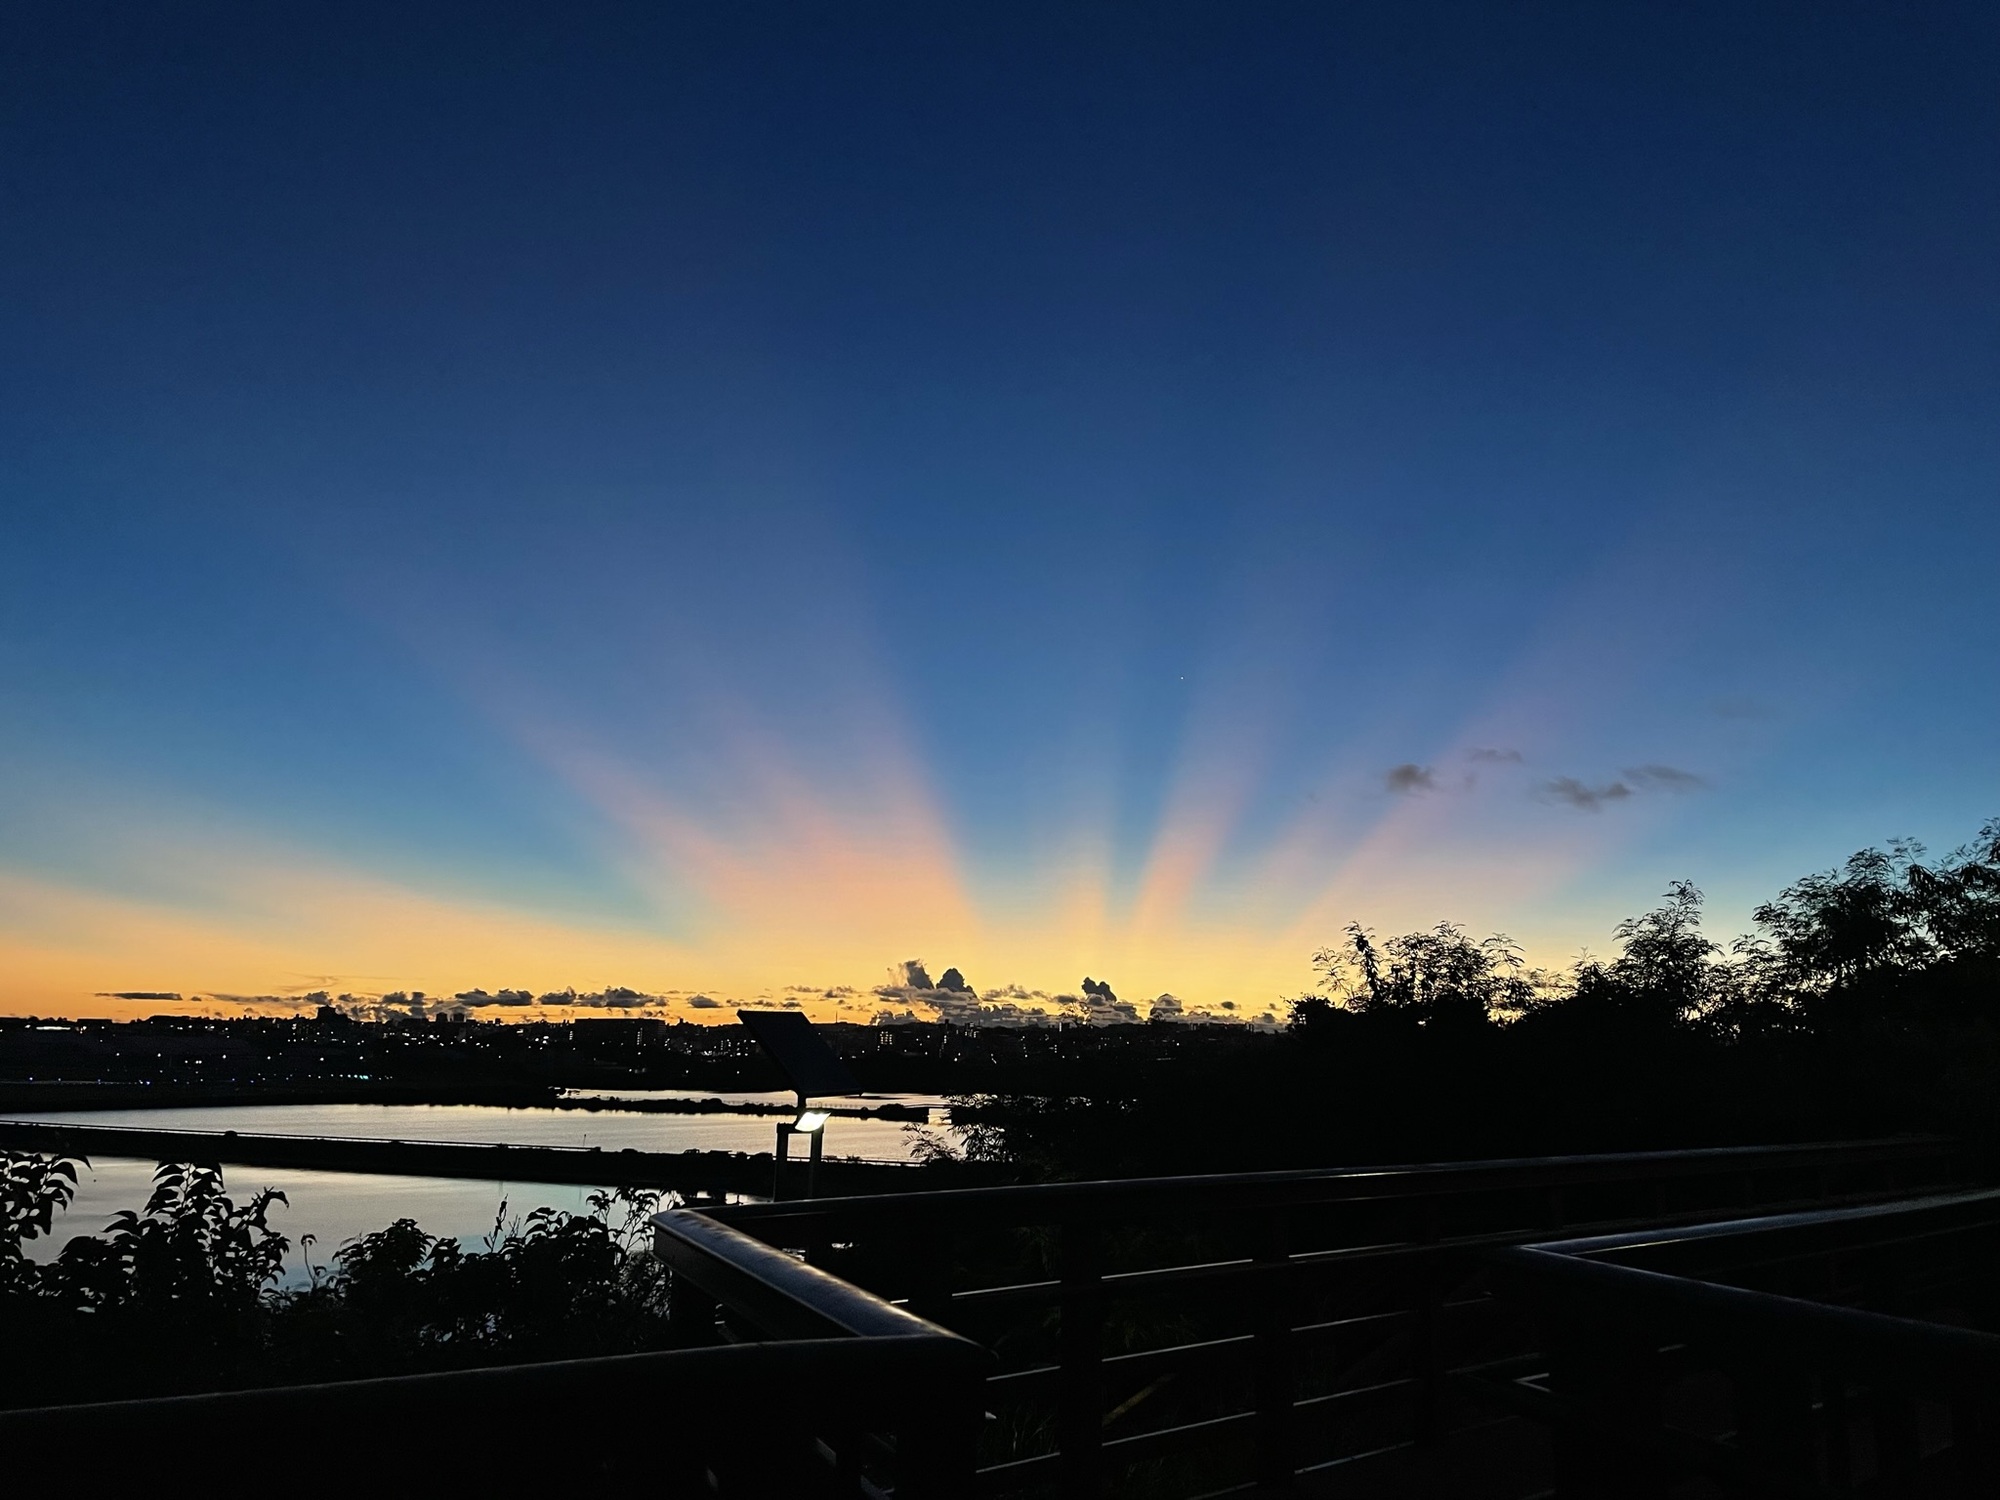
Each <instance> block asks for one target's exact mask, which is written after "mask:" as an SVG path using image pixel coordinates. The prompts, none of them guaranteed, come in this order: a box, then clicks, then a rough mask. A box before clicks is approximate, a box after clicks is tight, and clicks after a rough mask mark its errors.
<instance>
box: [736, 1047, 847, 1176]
mask: <svg viewBox="0 0 2000 1500" xmlns="http://www.w3.org/2000/svg"><path fill="white" fill-rule="evenodd" d="M736 1019H737V1020H739V1021H741V1022H742V1023H743V1028H744V1030H746V1031H748V1032H749V1033H750V1035H751V1036H753V1037H755V1038H756V1039H757V1045H758V1046H760V1047H762V1048H763V1049H764V1052H765V1055H766V1056H768V1057H769V1058H770V1059H771V1061H772V1062H774V1063H776V1064H777V1065H778V1071H779V1072H781V1073H783V1074H784V1075H785V1081H786V1082H787V1083H789V1084H790V1085H791V1086H792V1092H793V1093H794V1094H796V1095H797V1096H798V1101H799V1105H798V1114H797V1116H796V1117H795V1118H793V1119H791V1120H784V1121H780V1122H779V1124H778V1142H777V1146H778V1149H777V1150H776V1151H775V1152H773V1153H772V1160H771V1198H772V1200H773V1201H774V1202H775V1201H776V1200H778V1199H780V1198H782V1197H784V1196H785V1163H786V1160H787V1159H788V1158H789V1157H790V1155H791V1144H792V1137H793V1136H795V1135H803V1136H806V1137H808V1138H810V1139H811V1141H812V1152H811V1154H810V1155H809V1156H808V1157H807V1159H806V1196H807V1197H808V1198H810V1197H812V1196H813V1194H814V1192H815V1190H816V1189H817V1188H818V1186H819V1158H820V1151H821V1149H822V1147H823V1146H824V1145H825V1142H826V1121H827V1116H828V1114H829V1113H830V1112H829V1111H826V1110H818V1109H813V1108H811V1107H810V1106H809V1104H808V1102H807V1101H809V1100H810V1099H812V1098H813V1096H815V1095H818V1096H819V1097H821V1098H825V1097H826V1096H827V1095H829V1094H832V1095H840V1094H858V1093H860V1092H861V1085H860V1084H858V1083H856V1082H855V1081H854V1075H853V1074H852V1073H850V1072H848V1071H847V1064H846V1063H844V1062H842V1061H841V1060H840V1059H839V1058H838V1057H837V1056H835V1055H834V1051H833V1049H832V1048H831V1047H829V1046H827V1044H826V1038H824V1037H822V1036H820V1035H819V1034H818V1033H816V1032H815V1031H814V1030H813V1028H812V1022H810V1021H808V1020H807V1019H806V1018H805V1017H804V1016H803V1015H801V1014H800V1013H799V1012H798V1011H795V1010H739V1011H738V1012H736Z"/></svg>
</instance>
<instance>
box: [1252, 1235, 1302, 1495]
mask: <svg viewBox="0 0 2000 1500" xmlns="http://www.w3.org/2000/svg"><path fill="white" fill-rule="evenodd" d="M1256 1234H1257V1242H1256V1245H1255V1247H1254V1252H1253V1258H1254V1262H1255V1264H1256V1267H1257V1272H1256V1280H1255V1283H1254V1286H1253V1294H1254V1296H1255V1298H1256V1322H1255V1324H1254V1328H1253V1332H1252V1340H1253V1343H1252V1349H1253V1353H1252V1358H1253V1359H1254V1360H1255V1361H1256V1387H1257V1488H1258V1489H1260V1490H1289V1489H1290V1488H1291V1487H1292V1474H1293V1469H1294V1467H1295V1465H1296V1463H1297V1458H1296V1455H1295V1451H1294V1447H1295V1445H1294V1442H1293V1437H1292V1418H1293V1408H1292V1401H1293V1399H1294V1395H1295V1391H1296V1381H1295V1377H1294V1372H1293V1369H1292V1358H1293V1348H1292V1324H1293V1322H1294V1320H1295V1317H1296V1307H1295V1300H1296V1299H1295V1296H1294V1289H1293V1285H1292V1275H1291V1263H1292V1246H1291V1223H1290V1216H1289V1215H1287V1214H1286V1212H1285V1211H1284V1210H1283V1209H1281V1208H1277V1209H1272V1210H1270V1211H1269V1212H1268V1213H1267V1214H1266V1215H1265V1216H1264V1217H1263V1218H1262V1219H1261V1220H1260V1221H1259V1222H1258V1224H1257V1227H1256Z"/></svg>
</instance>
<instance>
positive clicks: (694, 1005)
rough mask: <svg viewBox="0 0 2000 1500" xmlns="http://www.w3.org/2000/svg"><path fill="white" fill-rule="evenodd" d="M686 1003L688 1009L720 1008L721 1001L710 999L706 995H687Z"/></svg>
mask: <svg viewBox="0 0 2000 1500" xmlns="http://www.w3.org/2000/svg"><path fill="white" fill-rule="evenodd" d="M687 1003H688V1009H690V1010H721V1009H722V1002H721V1001H720V1000H712V999H710V998H709V997H708V996H707V995H689V996H688V999H687Z"/></svg>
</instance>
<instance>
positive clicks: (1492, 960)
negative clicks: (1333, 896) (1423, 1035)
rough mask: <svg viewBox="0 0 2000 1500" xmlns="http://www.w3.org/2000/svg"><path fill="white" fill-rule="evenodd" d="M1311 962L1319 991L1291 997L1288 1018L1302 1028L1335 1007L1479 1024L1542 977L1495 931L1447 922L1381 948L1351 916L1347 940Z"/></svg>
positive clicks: (1513, 1004)
mask: <svg viewBox="0 0 2000 1500" xmlns="http://www.w3.org/2000/svg"><path fill="white" fill-rule="evenodd" d="M1313 966H1314V967H1315V968H1317V969H1318V970H1319V971H1320V976H1321V989H1322V991H1323V992H1324V993H1322V994H1318V995H1307V996H1301V997H1300V998H1298V999H1297V1000H1294V1001H1292V1002H1291V1011H1292V1016H1291V1024H1292V1026H1293V1028H1294V1029H1297V1030H1300V1031H1309V1030H1312V1029H1314V1028H1316V1027H1323V1026H1325V1025H1326V1024H1328V1023H1329V1021H1330V1020H1331V1018H1332V1015H1333V1014H1334V1012H1336V1011H1349V1012H1352V1013H1353V1014H1355V1015H1360V1016H1370V1015H1376V1016H1381V1015H1393V1016H1399V1017H1402V1018H1405V1019H1407V1020H1410V1021H1412V1022H1414V1023H1415V1024H1417V1025H1419V1026H1436V1025H1443V1026H1483V1025H1485V1024H1487V1023H1488V1022H1489V1021H1491V1020H1494V1019H1502V1018H1507V1017H1511V1016H1514V1015H1518V1014H1520V1013H1521V1012H1522V1011H1523V1010H1525V1009H1526V1008H1527V1007H1528V1006H1530V1005H1531V1004H1533V1003H1534V1001H1535V999H1536V997H1537V987H1538V983H1539V980H1540V976H1539V975H1536V974H1533V973H1531V972H1530V971H1529V970H1528V969H1527V966H1526V964H1525V963H1524V961H1523V960H1522V958H1521V950H1520V947H1519V945H1518V944H1516V943H1515V942H1514V940H1513V939H1512V938H1509V937H1507V936H1506V935H1505V934H1502V933H1495V934H1494V935H1493V936H1492V937H1489V938H1484V939H1481V940H1478V941H1475V940H1474V939H1472V938H1470V937H1467V936H1466V934H1465V931H1464V929H1463V928H1461V927H1459V926H1458V925H1457V924H1455V923H1452V922H1440V923H1438V925H1437V926H1436V927H1434V928H1432V929H1431V930H1430V931H1428V932H1411V933H1405V934H1404V935H1402V936H1400V937H1392V938H1389V939H1387V940H1386V941H1385V942H1383V943H1381V944H1380V945H1379V946H1378V945H1377V944H1376V941H1375V938H1374V935H1373V934H1372V933H1370V932H1369V931H1368V930H1367V929H1366V928H1364V927H1362V926H1361V924H1360V923H1358V922H1351V923H1349V924H1348V928H1347V944H1346V946H1345V947H1344V948H1322V949H1321V950H1320V951H1319V952H1318V953H1316V954H1314V955H1313Z"/></svg>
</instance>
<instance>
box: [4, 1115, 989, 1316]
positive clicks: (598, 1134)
mask: <svg viewBox="0 0 2000 1500" xmlns="http://www.w3.org/2000/svg"><path fill="white" fill-rule="evenodd" d="M602 1097H609V1096H608V1095H602ZM626 1097H629V1098H634V1099H642V1098H643V1099H660V1098H684V1099H705V1098H715V1097H722V1098H725V1099H726V1100H727V1101H728V1102H731V1103H735V1102H746V1103H761V1102H767V1101H768V1102H773V1103H784V1102H786V1101H787V1100H788V1098H789V1096H788V1095H785V1094H781V1093H772V1094H753V1093H732V1094H726V1095H717V1094H716V1093H714V1092H713V1091H702V1090H692V1089H656V1090H647V1091H644V1092H639V1091H633V1092H632V1093H630V1094H629V1095H627V1096H626ZM840 1102H843V1103H845V1102H852V1103H854V1104H857V1105H862V1106H867V1105H873V1104H882V1103H889V1102H895V1103H904V1104H917V1105H933V1104H942V1103H943V1101H942V1100H941V1099H938V1098H936V1097H934V1096H931V1095H919V1094H897V1095H873V1096H870V1097H868V1098H866V1099H857V1100H853V1101H840ZM13 1118H16V1119H31V1120H52V1121H57V1122H68V1123H71V1124H77V1125H123V1126H131V1127H137V1128H143V1129H150V1130H202V1131H220V1130H234V1131H237V1132H239V1133H241V1134H273V1135H325V1136H349V1137H360V1138H364V1139H369V1140H406V1141H476V1142H484V1143H492V1144H506V1145H535V1146H586V1147H587V1146H601V1147H603V1148H604V1150H606V1151H607V1152H609V1151H619V1150H624V1149H628V1148H629V1149H631V1150H635V1151H689V1150H696V1151H745V1152H758V1151H769V1150H770V1149H771V1142H772V1137H773V1134H774V1131H775V1127H776V1124H777V1120H776V1119H775V1118H773V1117H772V1116H769V1115H729V1114H707V1115H679V1114H633V1113H627V1112H620V1111H616V1110H601V1111H600V1110H579V1109H505V1108H499V1107H496V1106H491V1105H465V1104H250V1105H233V1106H228V1107H218V1108H200V1107H191V1108H178V1109H95V1110H65V1111H61V1112H47V1111H45V1112H40V1113H34V1114H22V1115H16V1116H13ZM933 1118H934V1119H936V1120H938V1123H937V1124H935V1125H933V1126H932V1127H930V1128H931V1131H932V1133H933V1134H935V1135H940V1136H947V1137H948V1136H949V1131H948V1128H947V1127H945V1126H944V1125H943V1124H942V1119H941V1117H939V1116H934V1117H933ZM826 1130H827V1142H826V1150H827V1154H828V1155H829V1156H853V1157H861V1158H864V1159H867V1160H875V1161H907V1160H909V1159H910V1155H911V1135H910V1133H909V1131H908V1130H907V1129H906V1127H905V1125H904V1123H903V1122H901V1121H896V1120H863V1119H853V1118H848V1117H841V1116H836V1117H835V1118H834V1119H833V1120H832V1121H830V1122H829V1123H828V1125H827V1127H826ZM155 1165H156V1164H155V1163H154V1162H151V1161H137V1160H121V1159H113V1158H105V1157H99V1158H95V1159H93V1160H92V1162H91V1163H90V1165H89V1167H88V1168H87V1169H86V1170H84V1171H83V1172H81V1173H80V1174H79V1175H80V1179H81V1180H80V1183H79V1186H78V1190H77V1195H76V1200H75V1202H74V1203H72V1204H71V1206H70V1209H69V1212H68V1213H67V1214H65V1215H64V1216H63V1217H62V1218H61V1219H60V1220H59V1221H58V1222H57V1224H56V1226H55V1229H54V1232H53V1233H52V1234H51V1236H50V1237H49V1238H47V1239H43V1240H38V1241H31V1242H30V1244H29V1247H28V1248H29V1249H30V1251H31V1253H33V1254H34V1255H35V1257H36V1258H37V1259H49V1258H52V1257H53V1256H54V1255H55V1254H56V1253H57V1252H58V1251H59V1250H60V1249H61V1248H62V1246H63V1245H64V1244H65V1243H67V1242H68V1240H69V1239H70V1238H71V1237H73V1236H75V1235H79V1234H95V1233H97V1232H98V1231H99V1230H101V1229H103V1228H104V1226H105V1224H106V1223H108V1222H109V1221H110V1219H111V1217H112V1215H114V1214H115V1213H117V1212H118V1211H119V1210H120V1209H127V1208H130V1209H138V1208H143V1207H144V1206H145V1202H146V1197H147V1194H148V1193H149V1192H150V1191H151V1185H152V1175H153V1168H154V1166H155ZM224 1175H225V1177H226V1179H227V1181H228V1184H229V1191H230V1195H231V1196H232V1197H234V1198H235V1199H236V1200H237V1201H238V1202H241V1201H243V1200H244V1199H246V1198H248V1197H249V1196H250V1195H251V1194H252V1193H254V1192H256V1191H257V1190H258V1189H259V1188H265V1187H273V1188H277V1189H279V1190H280V1191H281V1192H283V1193H284V1194H285V1196H286V1197H287V1199H289V1206H284V1205H280V1206H275V1207H274V1208H273V1210H272V1214H271V1222H272V1224H273V1226H274V1227H276V1228H277V1229H278V1230H279V1231H280V1232H281V1233H283V1234H285V1235H287V1236H288V1237H290V1239H291V1240H292V1242H293V1248H292V1253H291V1255H290V1256H289V1257H288V1259H287V1263H286V1276H287V1280H289V1281H293V1282H297V1281H301V1280H303V1279H304V1277H305V1274H306V1261H305V1256H306V1255H307V1254H310V1255H311V1257H312V1259H313V1260H314V1261H315V1262H317V1263H319V1264H321V1265H324V1264H325V1263H326V1261H327V1259H328V1257H329V1256H330V1255H331V1254H332V1252H333V1251H334V1250H336V1249H337V1248H339V1247H340V1246H341V1245H342V1244H345V1243H346V1242H347V1241H349V1240H351V1239H353V1238H354V1237H355V1236H357V1235H361V1234H366V1233H368V1232H369V1231H371V1230H375V1229H380V1228H381V1227H382V1226H384V1225H385V1224H389V1223H392V1222H393V1221H395V1220H397V1219H402V1218H409V1219H415V1220H416V1221H417V1222H418V1223H419V1224H421V1225H422V1226H423V1227H424V1229H425V1230H426V1231H427V1232H428V1233H430V1234H436V1235H451V1236H453V1237H455V1238H458V1239H460V1240H463V1241H465V1242H466V1243H467V1244H468V1245H473V1244H477V1243H478V1242H479V1241H480V1240H481V1239H483V1238H484V1237H485V1236H486V1235H488V1234H490V1233H491V1232H492V1230H493V1226H494V1222H495V1219H496V1218H497V1217H499V1216H500V1214H501V1212H502V1206H503V1205H504V1206H505V1216H506V1218H507V1219H509V1220H512V1219H515V1218H519V1217H520V1216H522V1215H524V1214H526V1213H528V1212H529V1211H530V1210H532V1209H535V1208H539V1207H544V1206H547V1207H552V1208H558V1209H563V1210H565V1211H567V1212H570V1213H580V1212H583V1211H584V1207H585V1205H584V1199H585V1197H586V1196H587V1195H588V1194H589V1193H590V1192H591V1191H592V1189H591V1188H589V1187H581V1186H573V1185H570V1184H566V1183H502V1182H478V1181H467V1180H463V1179H454V1178H442V1177H388V1176H374V1175H370V1174H365V1173H358V1172H313V1171H302V1170H295V1169H290V1168H274V1167H240V1166H232V1167H227V1168H225V1169H224ZM308 1235H310V1236H312V1237H313V1239H314V1241H315V1243H314V1244H313V1246H312V1248H311V1249H310V1251H306V1250H304V1249H303V1248H302V1245H301V1242H302V1241H303V1240H304V1238H305V1237H306V1236H308Z"/></svg>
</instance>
